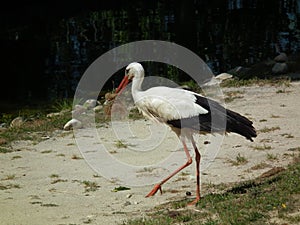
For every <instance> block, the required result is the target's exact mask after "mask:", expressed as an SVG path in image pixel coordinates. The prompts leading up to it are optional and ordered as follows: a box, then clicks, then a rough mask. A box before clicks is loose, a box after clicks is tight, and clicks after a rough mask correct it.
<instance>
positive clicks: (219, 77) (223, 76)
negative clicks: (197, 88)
mask: <svg viewBox="0 0 300 225" xmlns="http://www.w3.org/2000/svg"><path fill="white" fill-rule="evenodd" d="M215 78H216V79H217V80H219V81H223V80H227V79H230V78H232V75H231V74H229V73H220V74H219V75H217V76H216V77H215Z"/></svg>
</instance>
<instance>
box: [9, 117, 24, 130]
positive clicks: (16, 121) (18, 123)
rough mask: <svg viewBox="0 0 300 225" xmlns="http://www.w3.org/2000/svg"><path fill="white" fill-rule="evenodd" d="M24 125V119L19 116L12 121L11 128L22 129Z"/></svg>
mask: <svg viewBox="0 0 300 225" xmlns="http://www.w3.org/2000/svg"><path fill="white" fill-rule="evenodd" d="M23 123H24V120H23V118H22V117H20V116H18V117H16V118H14V119H13V120H12V121H11V123H10V127H11V128H16V127H21V126H22V124H23Z"/></svg>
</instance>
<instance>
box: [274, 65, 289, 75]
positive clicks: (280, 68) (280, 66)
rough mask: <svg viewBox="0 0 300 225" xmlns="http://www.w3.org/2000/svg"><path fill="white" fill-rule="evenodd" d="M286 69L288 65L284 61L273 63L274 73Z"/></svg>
mask: <svg viewBox="0 0 300 225" xmlns="http://www.w3.org/2000/svg"><path fill="white" fill-rule="evenodd" d="M287 71H288V65H287V64H286V63H275V65H274V66H273V68H272V73H274V74H282V73H286V72H287Z"/></svg>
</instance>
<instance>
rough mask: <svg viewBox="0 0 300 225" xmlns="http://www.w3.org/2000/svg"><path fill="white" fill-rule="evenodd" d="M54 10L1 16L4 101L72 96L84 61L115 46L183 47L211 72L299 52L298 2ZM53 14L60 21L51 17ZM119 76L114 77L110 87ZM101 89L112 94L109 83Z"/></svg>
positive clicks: (243, 0) (242, 0)
mask: <svg viewBox="0 0 300 225" xmlns="http://www.w3.org/2000/svg"><path fill="white" fill-rule="evenodd" d="M220 2H221V3H220ZM56 4H57V5H55V7H54V6H52V5H48V7H46V6H42V5H32V7H31V6H28V5H27V7H28V8H26V9H27V11H28V9H31V10H32V11H31V13H32V14H31V15H32V16H31V17H30V16H28V15H27V14H26V13H25V12H23V11H22V9H19V11H18V12H17V13H18V15H21V17H24V21H22V18H19V20H18V21H16V19H14V20H13V19H12V18H13V17H9V15H11V14H7V16H6V17H5V15H6V14H5V15H2V18H4V19H10V20H8V21H7V22H3V21H2V23H1V24H2V27H3V30H2V33H1V34H0V37H1V45H2V46H1V47H2V50H3V51H2V54H3V56H4V60H2V63H3V66H2V68H4V75H3V76H6V77H7V82H6V83H5V84H9V85H2V86H4V87H3V88H2V90H1V98H2V99H4V100H7V101H8V102H9V101H14V102H16V101H19V102H21V103H27V102H28V103H31V102H32V101H33V100H34V99H41V100H52V99H57V98H69V97H72V95H73V93H74V90H75V89H76V85H77V82H78V81H79V80H80V77H81V75H82V74H83V73H84V71H85V70H86V69H87V67H88V66H89V65H90V63H92V62H93V61H94V60H95V59H96V58H98V57H99V56H100V55H101V54H103V53H105V52H106V51H108V50H110V49H112V48H114V47H117V46H119V45H121V44H125V43H128V42H131V41H137V40H145V39H157V40H165V41H172V42H176V43H177V44H180V45H183V46H185V47H187V48H189V49H190V50H192V51H194V52H195V53H196V54H198V55H199V56H200V57H201V58H202V59H203V60H204V61H205V62H206V63H207V64H208V65H209V67H210V68H211V70H212V71H213V72H214V73H215V74H218V73H221V72H224V71H228V70H230V69H232V68H234V67H236V66H245V67H246V66H251V65H253V64H255V63H258V62H260V61H263V60H266V59H272V58H274V56H276V54H278V53H279V52H286V53H288V54H292V53H299V50H300V30H299V15H300V14H299V13H300V1H299V0H274V1H266V0H227V1H217V0H210V1H205V0H194V1H184V0H180V1H171V0H168V1H132V3H126V2H125V1H117V0H113V1H110V2H107V3H101V4H100V3H99V4H98V5H97V4H96V3H94V4H95V5H91V4H86V5H85V4H83V3H80V1H79V2H77V1H75V2H74V6H73V5H67V4H66V3H64V5H60V4H59V3H56ZM61 4H63V3H61ZM50 6H52V8H51V7H50ZM49 7H50V8H49ZM11 10H12V9H11ZM43 10H44V11H43ZM51 10H52V11H51ZM56 10H57V14H58V16H53V15H55V11H56ZM53 13H54V14H53ZM35 16H36V17H35ZM14 18H15V17H14ZM149 69H151V70H152V72H153V73H154V72H157V73H162V74H165V76H169V75H170V76H171V75H172V76H173V77H172V79H175V80H184V79H186V77H184V76H183V75H182V74H180V73H179V72H178V71H174V69H173V71H171V72H170V70H172V68H170V67H167V66H166V67H163V68H162V69H157V68H155V67H153V68H152V67H150V68H149ZM122 74H123V73H122ZM122 74H121V73H120V74H119V75H117V76H116V78H114V81H115V85H116V84H117V83H118V81H119V80H120V77H121V76H122ZM105 88H106V89H111V88H113V82H112V80H110V81H109V82H108V83H107V85H106V86H105Z"/></svg>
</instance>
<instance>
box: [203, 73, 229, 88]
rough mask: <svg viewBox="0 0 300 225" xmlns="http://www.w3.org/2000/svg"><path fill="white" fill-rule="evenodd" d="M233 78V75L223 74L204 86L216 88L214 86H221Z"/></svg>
mask: <svg viewBox="0 0 300 225" xmlns="http://www.w3.org/2000/svg"><path fill="white" fill-rule="evenodd" d="M230 78H232V75H231V74H229V73H221V74H219V75H217V76H215V77H212V78H211V80H210V81H208V82H206V83H205V84H203V86H214V85H219V84H220V83H222V82H223V81H224V80H228V79H230Z"/></svg>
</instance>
